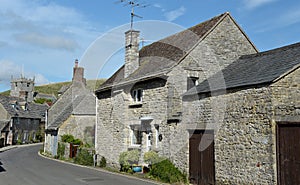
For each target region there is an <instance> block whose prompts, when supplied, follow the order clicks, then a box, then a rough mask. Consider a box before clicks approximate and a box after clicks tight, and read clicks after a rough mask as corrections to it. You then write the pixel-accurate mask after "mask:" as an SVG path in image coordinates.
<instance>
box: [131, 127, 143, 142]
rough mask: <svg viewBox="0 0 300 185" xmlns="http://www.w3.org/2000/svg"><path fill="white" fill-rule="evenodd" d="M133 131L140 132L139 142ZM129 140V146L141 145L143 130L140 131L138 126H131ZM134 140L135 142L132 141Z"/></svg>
mask: <svg viewBox="0 0 300 185" xmlns="http://www.w3.org/2000/svg"><path fill="white" fill-rule="evenodd" d="M135 132H140V135H139V136H140V143H138V141H139V139H138V137H136V135H135ZM130 133H131V134H130V140H131V146H141V145H142V138H143V132H142V131H141V128H140V127H134V128H131V132H130ZM134 140H135V141H136V143H134Z"/></svg>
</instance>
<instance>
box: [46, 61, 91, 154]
mask: <svg viewBox="0 0 300 185" xmlns="http://www.w3.org/2000/svg"><path fill="white" fill-rule="evenodd" d="M95 122H96V97H95V95H94V94H93V92H91V91H90V90H89V89H87V88H86V79H85V78H84V68H83V67H79V66H78V61H77V60H76V61H75V67H74V68H73V79H72V83H71V85H70V86H69V87H68V88H67V89H66V90H65V91H64V93H63V94H62V95H60V96H59V98H58V100H57V101H56V102H55V103H54V104H53V105H52V106H51V107H50V108H49V109H48V112H47V121H46V131H45V144H44V151H45V152H48V153H50V154H52V155H53V156H55V155H57V146H58V142H59V141H60V140H61V136H62V135H64V134H69V135H73V136H74V137H75V138H78V139H80V140H81V141H83V142H84V143H87V144H90V145H92V146H93V145H94V137H95Z"/></svg>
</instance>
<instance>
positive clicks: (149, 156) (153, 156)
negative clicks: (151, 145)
mask: <svg viewBox="0 0 300 185" xmlns="http://www.w3.org/2000/svg"><path fill="white" fill-rule="evenodd" d="M163 160H165V158H163V157H160V156H159V155H158V154H157V153H156V152H154V151H149V152H146V153H145V154H144V161H145V162H146V163H148V164H149V165H153V164H155V163H159V162H161V161H163Z"/></svg>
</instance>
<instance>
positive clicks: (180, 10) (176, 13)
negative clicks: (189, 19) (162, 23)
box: [164, 6, 186, 21]
mask: <svg viewBox="0 0 300 185" xmlns="http://www.w3.org/2000/svg"><path fill="white" fill-rule="evenodd" d="M185 11H186V8H185V7H183V6H181V7H180V8H178V9H176V10H173V11H170V12H166V13H165V14H164V15H165V17H166V19H167V21H174V20H175V19H177V18H178V17H180V16H182V15H183V14H184V13H185Z"/></svg>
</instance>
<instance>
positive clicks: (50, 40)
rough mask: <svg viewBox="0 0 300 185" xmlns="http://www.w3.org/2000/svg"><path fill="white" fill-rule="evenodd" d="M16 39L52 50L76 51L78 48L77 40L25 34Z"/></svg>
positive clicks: (17, 36)
mask: <svg viewBox="0 0 300 185" xmlns="http://www.w3.org/2000/svg"><path fill="white" fill-rule="evenodd" d="M15 38H16V40H17V41H21V42H25V43H29V44H33V45H37V46H41V47H46V48H51V49H65V50H68V51H74V50H75V49H76V48H77V47H78V44H77V43H76V41H75V40H72V39H68V38H65V37H62V36H45V35H43V34H39V33H24V34H18V35H16V36H15Z"/></svg>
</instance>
